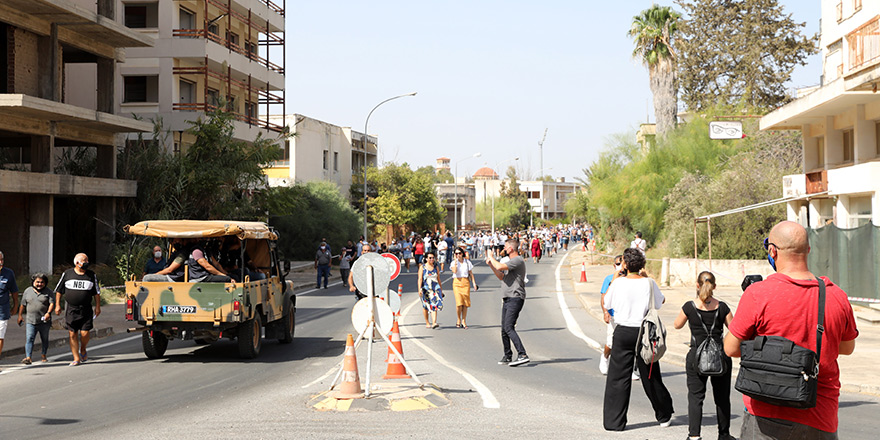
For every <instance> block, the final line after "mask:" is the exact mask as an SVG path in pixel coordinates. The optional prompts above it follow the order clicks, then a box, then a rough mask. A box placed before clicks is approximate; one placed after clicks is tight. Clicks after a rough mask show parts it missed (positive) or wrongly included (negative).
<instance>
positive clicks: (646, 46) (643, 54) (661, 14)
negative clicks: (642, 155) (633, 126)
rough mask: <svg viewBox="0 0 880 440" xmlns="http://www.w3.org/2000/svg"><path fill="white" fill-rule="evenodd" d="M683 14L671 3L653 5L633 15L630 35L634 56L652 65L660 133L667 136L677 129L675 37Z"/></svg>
mask: <svg viewBox="0 0 880 440" xmlns="http://www.w3.org/2000/svg"><path fill="white" fill-rule="evenodd" d="M680 19H681V14H679V13H678V12H676V11H674V10H673V9H672V8H671V7H669V6H658V5H656V4H655V5H653V6H651V8H649V9H645V10H644V11H642V12H641V13H640V14H639V15H636V16H635V17H633V21H632V26H631V27H630V29H629V31H628V32H627V35H628V36H629V37H631V38H633V40H635V41H634V42H635V49H634V50H633V57H634V58H637V59H639V60H641V61H642V63H644V64H645V66H647V68H648V76H649V79H650V86H651V93H652V94H653V95H654V117H655V118H656V120H657V135H658V136H659V137H661V138H662V137H663V136H665V135H666V133H668V132H669V131H671V130H672V129H673V128H675V121H676V115H677V114H678V97H677V94H676V93H677V83H676V54H675V50H674V47H673V37H674V34H675V32H676V30H677V29H678V22H679V20H680Z"/></svg>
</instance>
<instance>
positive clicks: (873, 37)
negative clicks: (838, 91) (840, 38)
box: [846, 15, 880, 73]
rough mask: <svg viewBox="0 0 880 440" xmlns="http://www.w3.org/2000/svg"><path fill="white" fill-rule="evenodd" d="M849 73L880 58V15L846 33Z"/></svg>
mask: <svg viewBox="0 0 880 440" xmlns="http://www.w3.org/2000/svg"><path fill="white" fill-rule="evenodd" d="M846 42H847V45H848V46H849V70H848V72H849V73H852V72H854V71H856V70H859V69H861V68H862V67H864V66H867V65H868V64H870V63H872V62H874V61H876V60H877V59H880V15H878V16H876V17H874V18H872V19H871V20H870V21H868V22H867V23H865V24H863V25H861V26H859V27H858V28H857V29H856V30H854V31H852V32H850V33H849V34H847V35H846Z"/></svg>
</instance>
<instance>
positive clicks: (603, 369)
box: [599, 355, 608, 375]
mask: <svg viewBox="0 0 880 440" xmlns="http://www.w3.org/2000/svg"><path fill="white" fill-rule="evenodd" d="M599 372H600V373H602V374H605V375H607V374H608V358H607V357H605V355H601V357H599Z"/></svg>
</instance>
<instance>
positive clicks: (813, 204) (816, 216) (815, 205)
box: [807, 200, 823, 229]
mask: <svg viewBox="0 0 880 440" xmlns="http://www.w3.org/2000/svg"><path fill="white" fill-rule="evenodd" d="M819 203H820V201H819V200H810V204H809V207H808V208H807V209H809V210H810V216H809V217H810V227H811V228H813V229H818V228H821V227H822V226H823V223H822V219H821V217H822V215H821V211H820V210H819Z"/></svg>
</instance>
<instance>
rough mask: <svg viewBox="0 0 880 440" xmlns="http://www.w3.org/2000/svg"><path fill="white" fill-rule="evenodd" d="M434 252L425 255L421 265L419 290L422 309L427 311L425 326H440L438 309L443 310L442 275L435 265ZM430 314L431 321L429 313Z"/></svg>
mask: <svg viewBox="0 0 880 440" xmlns="http://www.w3.org/2000/svg"><path fill="white" fill-rule="evenodd" d="M434 261H435V260H434V254H427V255H425V264H423V265H421V266H419V292H420V293H421V298H422V309H423V311H424V313H425V327H426V328H439V327H440V324H437V311H439V310H443V289H442V287H441V286H440V275H439V272H438V271H437V267H436V266H435V265H434ZM429 314H430V318H431V319H430V321H429V320H428V315H429Z"/></svg>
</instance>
